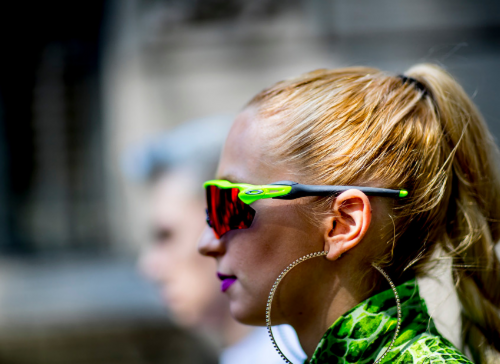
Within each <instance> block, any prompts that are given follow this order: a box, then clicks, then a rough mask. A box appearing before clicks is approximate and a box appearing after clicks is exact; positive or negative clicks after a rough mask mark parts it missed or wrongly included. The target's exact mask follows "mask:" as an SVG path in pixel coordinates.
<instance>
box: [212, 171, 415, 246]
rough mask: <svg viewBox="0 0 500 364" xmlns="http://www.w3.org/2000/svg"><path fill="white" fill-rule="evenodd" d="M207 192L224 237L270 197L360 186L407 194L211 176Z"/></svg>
mask: <svg viewBox="0 0 500 364" xmlns="http://www.w3.org/2000/svg"><path fill="white" fill-rule="evenodd" d="M203 187H204V188H205V191H206V195H207V210H206V212H207V223H208V225H209V226H210V227H211V228H212V229H213V230H214V232H215V236H216V237H217V238H220V237H221V236H222V235H224V234H225V233H227V232H228V231H230V230H237V229H247V228H249V227H250V226H251V224H252V221H253V219H254V217H255V210H254V209H253V208H252V207H250V204H251V203H252V202H255V201H257V200H262V199H266V198H274V199H281V200H294V199H296V198H300V197H306V196H332V195H338V194H340V193H342V192H344V191H347V190H349V189H356V190H359V191H361V192H363V193H364V194H366V195H367V196H382V197H392V198H403V197H406V196H408V191H406V190H392V189H388V188H376V187H359V186H328V185H325V186H319V185H303V184H300V183H297V182H291V181H279V182H274V183H271V184H268V185H251V184H248V183H231V182H229V181H226V180H211V181H207V182H205V183H204V184H203Z"/></svg>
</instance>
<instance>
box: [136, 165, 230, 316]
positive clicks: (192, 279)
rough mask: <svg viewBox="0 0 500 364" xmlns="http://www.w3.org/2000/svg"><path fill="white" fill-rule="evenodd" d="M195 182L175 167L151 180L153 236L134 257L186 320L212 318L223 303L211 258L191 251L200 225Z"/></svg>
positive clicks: (201, 209) (200, 209) (202, 221)
mask: <svg viewBox="0 0 500 364" xmlns="http://www.w3.org/2000/svg"><path fill="white" fill-rule="evenodd" d="M196 187H198V186H194V182H193V181H192V179H190V178H189V175H188V174H187V173H181V172H178V173H173V174H167V175H164V176H163V177H162V178H161V179H160V180H159V181H158V182H157V183H156V185H155V186H154V190H153V193H152V217H151V225H152V235H153V237H152V240H153V241H152V244H150V246H149V247H148V249H147V250H146V251H145V252H144V253H143V254H142V256H141V260H140V267H141V270H142V271H143V272H144V273H145V274H146V275H147V276H148V277H149V278H150V279H153V280H154V281H156V282H157V283H158V284H159V287H160V289H161V294H162V297H163V299H164V301H165V303H166V304H167V305H168V307H169V308H170V309H171V310H172V312H173V314H174V316H175V317H176V319H177V320H178V321H179V322H180V323H181V324H183V325H186V326H196V325H199V324H204V323H209V322H213V321H217V320H219V319H220V316H221V314H222V313H223V312H224V311H225V310H226V309H227V303H226V302H224V301H225V300H224V301H223V300H222V299H221V297H220V294H219V292H218V279H217V277H216V275H215V268H214V262H213V261H210V260H208V259H204V258H203V257H201V256H200V255H199V254H198V252H197V251H196V243H197V241H198V239H199V236H200V233H201V232H202V231H203V229H204V226H205V215H204V208H205V207H204V202H203V199H202V198H201V197H199V196H196V195H195V194H194V193H193V191H196V190H195V188H196ZM198 188H201V186H200V187H198Z"/></svg>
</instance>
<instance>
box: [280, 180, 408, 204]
mask: <svg viewBox="0 0 500 364" xmlns="http://www.w3.org/2000/svg"><path fill="white" fill-rule="evenodd" d="M291 186H292V190H291V191H290V192H289V193H288V194H286V195H284V196H277V197H273V198H275V199H280V200H294V199H296V198H300V197H306V196H332V195H338V194H340V193H342V192H344V191H347V190H351V189H355V190H360V191H361V192H363V193H364V194H366V195H367V196H382V197H394V198H399V197H403V196H401V191H402V190H392V189H388V188H376V187H359V186H312V185H302V184H298V183H297V184H293V185H291Z"/></svg>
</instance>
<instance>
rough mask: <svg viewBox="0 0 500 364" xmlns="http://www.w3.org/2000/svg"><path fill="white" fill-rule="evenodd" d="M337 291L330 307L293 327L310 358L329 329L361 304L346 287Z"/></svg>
mask: <svg viewBox="0 0 500 364" xmlns="http://www.w3.org/2000/svg"><path fill="white" fill-rule="evenodd" d="M336 291H337V294H336V295H335V300H334V302H332V304H331V305H330V306H328V307H325V308H324V309H323V310H318V311H317V312H316V313H315V314H313V315H311V316H309V317H308V319H307V322H297V323H295V324H293V325H292V326H293V327H294V329H295V331H296V332H297V336H298V338H299V341H300V345H301V346H302V349H304V352H305V353H306V355H307V357H308V358H311V356H312V355H313V354H314V351H315V350H316V347H317V346H318V343H319V341H320V340H321V338H322V337H323V335H324V334H325V332H326V331H327V330H328V328H329V327H330V326H331V325H332V324H333V323H334V322H335V321H336V320H337V319H338V318H339V317H340V316H342V315H343V314H344V313H345V312H347V311H348V310H350V309H351V308H353V307H354V306H356V305H357V304H358V303H359V302H360V301H359V300H358V299H356V298H355V297H354V296H353V295H352V294H351V293H350V292H349V291H348V290H347V289H346V288H344V287H338V288H337V290H336Z"/></svg>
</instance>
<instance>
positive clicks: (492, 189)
mask: <svg viewBox="0 0 500 364" xmlns="http://www.w3.org/2000/svg"><path fill="white" fill-rule="evenodd" d="M498 163H500V157H499V153H498V150H497V147H496V146H495V143H494V141H493V138H492V136H491V134H490V132H489V131H488V128H487V126H486V124H485V122H484V121H483V120H482V117H481V115H480V114H479V112H478V110H477V109H476V107H475V106H474V104H473V103H472V102H471V100H470V99H469V97H468V96H467V95H466V93H465V92H464V91H463V89H462V88H461V87H460V85H459V84H458V83H457V82H456V81H455V80H454V79H453V78H452V77H451V76H450V75H449V74H447V73H446V72H445V71H444V70H442V69H441V68H439V67H437V66H434V65H428V64H423V65H417V66H415V67H413V68H411V69H410V70H408V71H407V72H406V73H405V74H404V75H393V74H389V73H386V72H381V71H379V70H377V69H372V68H365V67H355V68H345V69H337V70H317V71H314V72H310V73H307V74H304V75H302V76H299V77H297V78H294V79H290V80H286V81H283V82H279V83H277V84H275V85H274V86H272V87H270V88H268V89H266V90H264V91H262V92H261V93H259V94H258V95H256V96H255V97H254V98H253V99H252V100H251V101H250V103H249V104H248V105H247V106H246V107H245V109H244V110H243V111H242V113H241V114H240V115H239V116H238V117H237V118H236V120H235V122H234V124H233V127H232V129H231V131H230V133H229V136H228V139H227V140H226V144H225V147H224V151H223V154H222V157H221V160H220V164H219V168H218V173H217V178H218V179H217V180H212V181H207V182H206V183H205V189H206V193H207V222H208V224H209V226H210V227H211V229H208V228H207V230H205V232H204V234H203V236H202V238H201V240H200V242H199V250H200V252H201V253H202V254H204V255H206V256H211V257H214V258H215V259H216V261H217V270H218V276H219V278H220V279H221V281H222V282H221V290H222V291H223V292H224V293H225V294H226V295H227V296H228V298H229V303H230V309H231V313H232V315H233V316H234V317H235V318H236V319H237V320H239V321H240V322H242V323H246V324H251V325H266V326H268V329H269V333H270V339H271V340H272V341H273V343H274V337H273V334H272V328H271V326H272V325H275V324H281V323H288V324H290V325H292V326H293V327H294V328H295V330H296V331H297V334H298V337H299V339H300V342H301V345H302V347H303V349H304V351H305V352H306V354H307V355H308V357H309V363H311V364H313V363H314V364H319V363H374V362H375V363H445V362H446V363H448V362H449V363H470V362H471V360H470V359H472V360H473V361H474V362H476V363H490V362H495V361H496V360H498V359H499V358H500V356H499V353H500V310H499V308H500V264H499V260H498V257H497V256H496V253H495V245H496V244H497V241H498V240H499V238H500V173H499V170H498ZM443 259H448V260H449V261H450V262H451V267H452V271H451V272H450V274H451V275H452V277H453V280H454V283H455V287H456V290H457V293H458V297H459V299H460V303H461V310H462V339H463V342H462V343H463V347H462V348H461V350H459V349H457V348H455V347H454V346H453V345H452V344H451V343H450V342H449V341H448V340H446V339H445V338H444V337H443V336H442V335H441V334H440V333H439V332H438V331H437V329H436V327H435V325H434V323H433V320H432V318H431V317H430V316H429V314H428V312H427V309H426V305H425V302H424V301H423V300H422V299H421V298H420V296H419V291H418V284H417V282H416V278H419V277H423V276H425V275H426V274H428V273H429V272H430V270H431V269H432V267H433V265H435V264H436V263H437V262H439V261H441V260H443ZM274 344H275V347H276V350H278V352H279V353H281V350H280V346H279V345H276V343H274ZM463 353H467V354H468V355H469V357H470V359H469V358H467V357H466V356H465V355H464V354H463ZM283 359H284V360H285V362H289V361H288V360H287V359H286V357H284V356H283Z"/></svg>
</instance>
